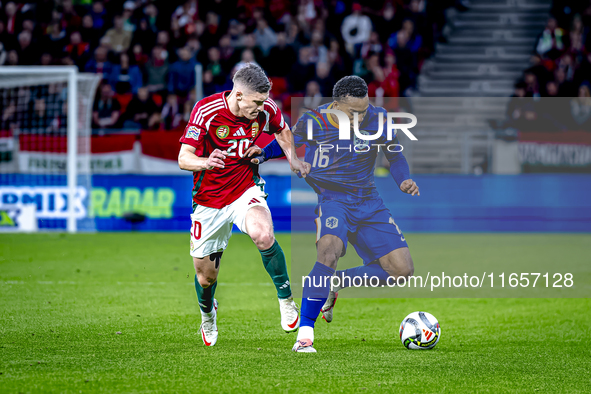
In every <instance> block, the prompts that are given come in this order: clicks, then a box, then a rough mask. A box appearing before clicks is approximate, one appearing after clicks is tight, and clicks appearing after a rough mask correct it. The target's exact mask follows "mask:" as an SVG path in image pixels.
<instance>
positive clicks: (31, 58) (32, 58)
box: [16, 30, 39, 66]
mask: <svg viewBox="0 0 591 394" xmlns="http://www.w3.org/2000/svg"><path fill="white" fill-rule="evenodd" d="M32 39H33V37H32V36H31V33H30V32H29V31H27V30H23V31H22V32H21V33H20V34H19V35H18V47H17V48H16V50H17V52H18V58H19V64H21V65H26V66H31V65H34V64H37V63H38V62H39V53H38V51H37V48H36V47H35V46H34V44H33V42H32Z"/></svg>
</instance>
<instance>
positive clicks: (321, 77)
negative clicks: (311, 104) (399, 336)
mask: <svg viewBox="0 0 591 394" xmlns="http://www.w3.org/2000/svg"><path fill="white" fill-rule="evenodd" d="M314 80H315V81H316V82H317V83H318V86H319V88H320V93H321V94H322V96H323V97H332V88H333V87H334V84H335V83H336V82H337V81H336V79H335V78H334V77H333V75H332V73H331V67H330V65H329V64H328V63H317V64H316V78H315V79H314Z"/></svg>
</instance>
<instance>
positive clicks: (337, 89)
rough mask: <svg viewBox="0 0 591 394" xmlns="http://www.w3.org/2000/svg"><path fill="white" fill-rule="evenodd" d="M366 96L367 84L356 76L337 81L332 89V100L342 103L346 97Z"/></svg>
mask: <svg viewBox="0 0 591 394" xmlns="http://www.w3.org/2000/svg"><path fill="white" fill-rule="evenodd" d="M365 96H367V84H366V83H365V81H364V80H363V78H360V77H358V76H356V75H349V76H347V77H343V78H341V79H339V81H338V82H337V83H336V84H335V85H334V88H333V89H332V98H333V100H336V101H342V100H343V99H344V98H346V97H355V98H364V97H365Z"/></svg>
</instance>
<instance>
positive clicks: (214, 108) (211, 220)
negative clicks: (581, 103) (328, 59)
mask: <svg viewBox="0 0 591 394" xmlns="http://www.w3.org/2000/svg"><path fill="white" fill-rule="evenodd" d="M233 82H234V86H233V89H232V91H226V92H221V93H217V94H214V95H212V96H209V97H206V98H204V99H202V100H200V101H199V102H197V104H195V107H194V108H193V111H192V112H191V117H190V119H189V122H188V124H187V126H186V128H185V132H184V134H183V136H182V137H181V139H180V142H181V149H180V153H179V166H180V168H181V169H183V170H187V171H192V172H193V214H192V215H191V221H192V227H191V256H192V257H193V263H194V265H195V272H196V275H195V289H196V291H197V298H198V300H199V306H200V308H201V329H200V330H201V338H202V339H203V343H204V344H205V345H206V346H213V345H215V343H216V341H217V337H218V330H217V323H216V314H217V312H216V311H217V301H216V300H215V299H214V293H215V289H216V285H217V276H218V271H219V267H220V259H221V257H222V253H223V252H224V250H225V249H226V247H227V245H228V241H229V239H230V236H231V235H232V224H235V225H236V226H237V227H238V228H239V229H240V231H242V232H243V233H246V234H248V235H249V236H250V238H251V239H252V241H253V242H254V244H255V245H256V246H257V248H258V249H259V251H260V253H261V256H262V259H263V265H264V266H265V269H266V270H267V272H268V273H269V275H270V276H271V279H272V280H273V283H274V284H275V287H276V288H277V296H278V298H279V306H280V312H281V326H282V327H283V329H284V330H285V331H286V332H292V331H296V330H297V329H298V327H299V311H298V308H297V305H296V304H295V302H294V301H293V297H292V294H291V287H290V283H289V276H288V273H287V266H286V263H285V255H284V254H283V250H282V249H281V247H280V246H279V244H278V243H277V241H276V240H275V236H274V234H273V221H272V218H271V213H270V211H269V208H268V206H267V202H266V197H267V194H265V191H264V184H265V182H264V181H263V179H262V178H261V177H260V176H259V174H258V165H257V164H254V163H258V161H256V160H255V159H250V156H251V154H252V152H253V150H249V147H250V146H251V145H254V144H255V142H256V141H257V139H258V138H259V137H260V135H261V133H267V134H274V135H275V138H276V140H277V142H278V143H279V145H280V146H281V149H282V150H283V151H284V152H285V155H286V157H287V159H288V160H289V163H290V165H291V169H292V171H294V172H299V173H300V174H301V175H302V176H305V175H306V174H307V173H308V172H309V164H307V163H304V162H302V161H300V160H298V158H297V156H296V155H295V154H292V150H293V135H292V133H291V131H290V129H289V126H288V125H287V124H286V123H285V121H284V120H283V116H282V114H281V110H280V109H279V108H278V107H277V105H276V104H275V103H274V102H273V100H271V99H270V98H269V91H270V90H271V83H270V82H269V79H268V78H267V76H266V75H265V72H264V71H263V70H262V69H261V68H260V67H259V66H257V65H255V64H247V65H246V66H245V67H243V68H241V69H240V70H238V71H237V72H236V74H235V75H234V78H233Z"/></svg>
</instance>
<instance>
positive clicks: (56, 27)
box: [43, 23, 67, 59]
mask: <svg viewBox="0 0 591 394" xmlns="http://www.w3.org/2000/svg"><path fill="white" fill-rule="evenodd" d="M47 33H48V35H46V36H45V37H44V40H43V49H44V50H46V51H47V52H49V53H51V55H52V56H53V57H54V58H55V59H57V58H59V57H61V55H62V51H63V49H64V47H65V46H66V44H67V41H66V30H65V29H62V27H61V26H60V24H59V23H52V24H51V25H49V27H48V28H47Z"/></svg>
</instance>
